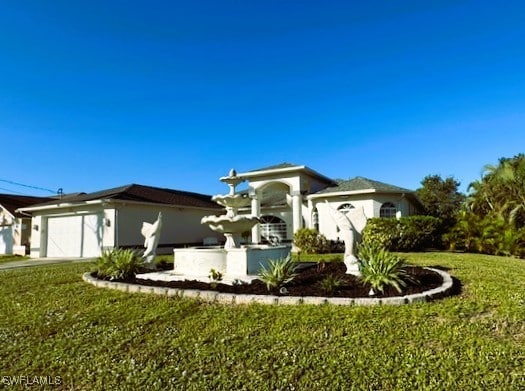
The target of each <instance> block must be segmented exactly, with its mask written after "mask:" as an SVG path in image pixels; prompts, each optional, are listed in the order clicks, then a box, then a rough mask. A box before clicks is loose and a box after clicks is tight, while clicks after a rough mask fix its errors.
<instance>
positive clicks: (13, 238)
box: [0, 194, 51, 255]
mask: <svg viewBox="0 0 525 391" xmlns="http://www.w3.org/2000/svg"><path fill="white" fill-rule="evenodd" d="M50 199H51V198H46V197H31V196H22V195H14V194H0V255H5V254H17V255H26V254H28V253H29V243H30V241H31V216H27V215H24V214H22V213H20V212H17V209H19V208H23V207H27V206H30V205H34V204H38V203H42V202H46V201H49V200H50Z"/></svg>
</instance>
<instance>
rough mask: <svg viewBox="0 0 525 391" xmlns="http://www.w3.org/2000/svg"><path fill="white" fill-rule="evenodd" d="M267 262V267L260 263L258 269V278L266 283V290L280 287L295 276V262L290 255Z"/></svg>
mask: <svg viewBox="0 0 525 391" xmlns="http://www.w3.org/2000/svg"><path fill="white" fill-rule="evenodd" d="M268 263H269V266H268V267H267V268H266V267H264V266H262V265H261V270H260V271H259V278H260V279H261V280H262V281H263V282H264V283H265V284H266V288H267V289H268V290H271V289H275V288H281V287H283V286H284V285H285V284H288V283H289V282H291V281H293V279H294V278H295V277H296V276H297V273H295V262H294V261H293V260H292V256H291V255H288V256H287V257H286V258H284V259H282V258H281V259H277V260H270V261H268Z"/></svg>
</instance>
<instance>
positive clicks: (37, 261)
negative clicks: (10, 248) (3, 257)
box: [0, 258, 96, 270]
mask: <svg viewBox="0 0 525 391" xmlns="http://www.w3.org/2000/svg"><path fill="white" fill-rule="evenodd" d="M95 259H96V258H31V259H24V260H22V261H13V262H5V263H1V264H0V270H9V269H17V268H21V267H31V266H42V265H54V264H58V263H78V262H93V261H94V260H95Z"/></svg>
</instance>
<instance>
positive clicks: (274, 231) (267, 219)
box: [260, 215, 287, 242]
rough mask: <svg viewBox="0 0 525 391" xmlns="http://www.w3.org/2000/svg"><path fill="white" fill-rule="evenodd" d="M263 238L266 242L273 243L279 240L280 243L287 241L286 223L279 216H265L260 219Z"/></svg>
mask: <svg viewBox="0 0 525 391" xmlns="http://www.w3.org/2000/svg"><path fill="white" fill-rule="evenodd" d="M260 222H261V224H260V226H261V236H262V237H263V238H265V239H266V240H268V241H269V242H270V241H273V239H275V238H277V239H278V240H279V242H281V241H283V240H286V239H287V232H286V221H284V220H283V219H281V218H280V217H277V216H272V215H265V216H261V218H260Z"/></svg>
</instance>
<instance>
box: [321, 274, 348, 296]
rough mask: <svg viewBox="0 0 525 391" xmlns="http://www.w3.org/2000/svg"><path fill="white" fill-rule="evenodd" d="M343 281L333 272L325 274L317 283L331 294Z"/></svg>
mask: <svg viewBox="0 0 525 391" xmlns="http://www.w3.org/2000/svg"><path fill="white" fill-rule="evenodd" d="M343 283H344V281H343V280H342V279H341V278H339V277H337V276H334V275H333V274H329V275H327V276H326V277H325V278H324V279H322V280H321V281H319V285H320V286H321V289H322V290H323V291H324V292H325V293H326V294H327V295H328V296H332V295H333V294H334V292H335V291H336V290H337V288H339V287H340V286H341V285H343Z"/></svg>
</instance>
